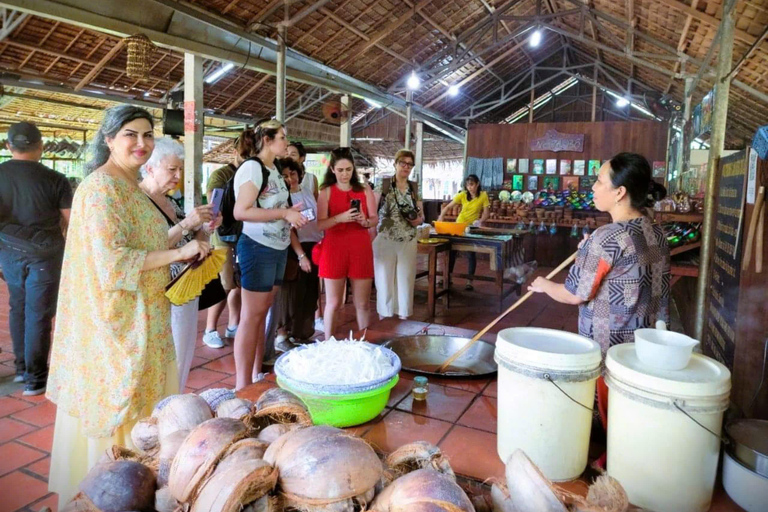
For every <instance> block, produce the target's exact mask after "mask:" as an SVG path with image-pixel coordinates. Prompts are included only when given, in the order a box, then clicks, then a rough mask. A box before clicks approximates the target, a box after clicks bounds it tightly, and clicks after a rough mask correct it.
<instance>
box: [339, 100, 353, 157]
mask: <svg viewBox="0 0 768 512" xmlns="http://www.w3.org/2000/svg"><path fill="white" fill-rule="evenodd" d="M341 108H342V110H346V111H347V119H346V121H344V122H343V123H341V125H340V126H339V146H340V147H342V148H350V147H352V112H351V111H350V110H349V95H347V94H345V95H343V96H342V97H341Z"/></svg>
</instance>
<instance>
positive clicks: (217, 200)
mask: <svg viewBox="0 0 768 512" xmlns="http://www.w3.org/2000/svg"><path fill="white" fill-rule="evenodd" d="M223 197H224V189H223V188H215V189H213V191H212V192H211V204H212V205H213V208H212V209H211V214H212V215H213V217H214V218H215V217H216V216H217V215H218V214H219V210H220V208H221V199H222V198H223Z"/></svg>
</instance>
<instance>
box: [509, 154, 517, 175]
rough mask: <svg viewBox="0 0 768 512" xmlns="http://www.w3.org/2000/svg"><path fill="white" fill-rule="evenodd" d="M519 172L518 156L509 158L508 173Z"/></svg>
mask: <svg viewBox="0 0 768 512" xmlns="http://www.w3.org/2000/svg"><path fill="white" fill-rule="evenodd" d="M516 172H517V158H507V174H515V173H516Z"/></svg>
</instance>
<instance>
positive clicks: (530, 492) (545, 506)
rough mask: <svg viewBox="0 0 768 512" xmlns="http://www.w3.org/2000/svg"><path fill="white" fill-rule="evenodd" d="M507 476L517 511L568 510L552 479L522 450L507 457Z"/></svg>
mask: <svg viewBox="0 0 768 512" xmlns="http://www.w3.org/2000/svg"><path fill="white" fill-rule="evenodd" d="M505 476H506V477H507V488H508V489H509V497H510V500H511V501H512V505H513V507H514V510H516V511H517V512H568V510H567V509H566V507H565V505H564V504H563V503H562V502H561V501H560V499H559V498H558V496H557V492H556V490H555V488H554V487H553V486H552V484H551V483H550V481H549V480H547V477H545V476H544V475H543V474H542V473H541V471H539V468H537V467H536V465H535V464H534V463H533V462H531V459H529V458H528V456H527V455H526V454H525V453H524V452H523V451H522V450H519V449H518V450H515V451H514V453H512V455H510V456H509V459H507V468H506V471H505Z"/></svg>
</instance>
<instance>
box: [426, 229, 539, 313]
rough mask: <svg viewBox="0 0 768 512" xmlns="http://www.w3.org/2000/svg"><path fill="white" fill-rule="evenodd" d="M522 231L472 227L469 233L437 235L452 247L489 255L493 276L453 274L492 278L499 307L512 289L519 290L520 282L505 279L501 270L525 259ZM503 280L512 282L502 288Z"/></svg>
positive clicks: (484, 278)
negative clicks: (449, 242)
mask: <svg viewBox="0 0 768 512" xmlns="http://www.w3.org/2000/svg"><path fill="white" fill-rule="evenodd" d="M522 233H523V232H517V231H515V230H507V229H504V230H502V229H489V228H480V229H473V230H472V232H471V233H470V234H469V235H462V236H449V235H437V236H439V237H440V238H447V239H448V240H450V241H451V250H453V251H464V252H474V253H477V254H487V255H488V256H489V258H490V267H491V271H492V272H493V273H494V276H493V277H489V276H481V275H475V276H470V275H468V274H455V276H456V277H461V278H465V279H475V280H478V281H491V282H494V283H495V284H496V290H497V292H498V294H497V296H498V298H499V311H501V310H502V304H503V303H504V299H506V298H507V297H508V296H509V295H510V294H512V293H513V292H517V293H520V289H521V287H520V285H519V284H518V283H517V281H512V280H509V279H507V280H505V279H504V271H505V270H507V269H508V268H510V267H514V266H517V265H522V264H523V263H524V262H525V253H524V250H523V244H522ZM505 284H511V285H512V286H511V287H510V288H509V289H508V290H505V286H504V285H505Z"/></svg>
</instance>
